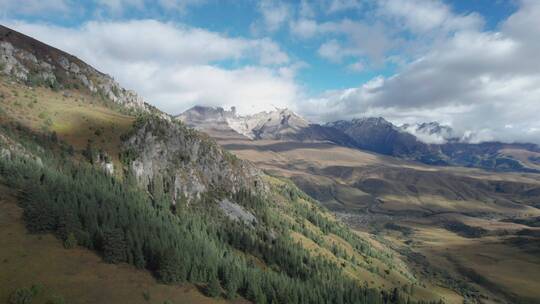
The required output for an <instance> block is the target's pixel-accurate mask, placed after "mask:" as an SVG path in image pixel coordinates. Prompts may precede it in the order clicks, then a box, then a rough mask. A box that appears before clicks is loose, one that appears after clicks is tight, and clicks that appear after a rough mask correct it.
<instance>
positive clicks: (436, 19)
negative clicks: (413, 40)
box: [378, 0, 484, 34]
mask: <svg viewBox="0 0 540 304" xmlns="http://www.w3.org/2000/svg"><path fill="white" fill-rule="evenodd" d="M378 12H379V13H380V14H381V15H383V16H387V17H390V18H392V19H394V21H396V22H398V24H399V25H400V26H402V27H405V28H407V29H408V30H409V31H411V32H414V33H422V34H425V33H427V32H430V31H434V30H437V31H440V30H443V31H455V30H464V29H478V28H481V27H482V26H483V23H484V21H483V18H482V17H481V16H480V15H478V14H476V13H471V14H465V15H456V14H454V13H453V12H452V10H451V9H450V7H449V6H448V5H446V4H445V3H443V2H441V1H439V0H379V1H378Z"/></svg>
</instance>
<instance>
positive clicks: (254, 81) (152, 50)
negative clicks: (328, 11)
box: [8, 20, 298, 114]
mask: <svg viewBox="0 0 540 304" xmlns="http://www.w3.org/2000/svg"><path fill="white" fill-rule="evenodd" d="M8 26H10V27H12V28H14V29H16V30H18V31H21V32H23V33H25V34H28V35H30V36H33V37H35V38H37V39H39V40H42V41H44V42H45V43H48V44H51V45H53V46H55V47H57V48H60V49H62V50H65V51H67V52H69V53H71V54H74V55H76V56H78V57H79V58H81V59H82V60H85V61H86V62H87V63H89V64H91V65H92V66H94V67H96V68H97V69H99V70H101V71H103V72H106V73H109V74H111V75H113V76H114V77H115V78H116V79H117V80H118V81H119V82H120V83H121V84H122V85H124V86H126V87H127V88H130V89H134V90H136V91H137V92H139V93H140V94H141V95H142V96H144V97H145V98H146V99H147V101H148V102H150V103H152V104H154V105H156V106H157V107H159V108H161V109H163V110H165V111H167V112H169V113H173V114H175V113H179V112H180V111H182V110H185V109H186V108H187V107H189V106H192V105H195V104H207V105H237V107H238V109H239V111H241V112H242V111H244V112H248V111H249V112H251V111H258V110H268V109H271V105H276V106H280V107H287V106H291V105H292V104H293V102H294V100H295V99H296V98H297V95H298V88H297V86H296V85H295V82H294V79H293V77H294V69H295V68H296V65H297V63H291V64H290V65H289V64H288V62H289V58H288V56H287V54H286V53H284V52H283V51H282V50H281V49H280V47H279V46H278V45H277V44H276V43H275V42H273V41H272V40H270V39H267V38H265V39H244V38H233V37H228V36H225V35H223V34H219V33H215V32H210V31H207V30H203V29H199V28H193V27H188V26H183V25H176V24H172V23H162V22H158V21H153V20H137V21H126V22H89V23H86V24H84V25H82V26H81V27H79V28H64V27H58V26H50V25H44V24H28V23H17V22H15V23H11V24H8ZM230 60H232V61H233V62H234V61H238V62H239V64H240V65H241V66H243V67H241V68H231V69H225V68H220V67H218V66H215V65H213V64H214V63H219V62H223V61H230ZM249 62H251V63H249ZM287 69H289V70H287Z"/></svg>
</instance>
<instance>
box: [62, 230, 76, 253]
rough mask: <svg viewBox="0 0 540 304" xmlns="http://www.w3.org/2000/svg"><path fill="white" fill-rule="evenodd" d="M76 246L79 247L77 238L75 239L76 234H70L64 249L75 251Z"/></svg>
mask: <svg viewBox="0 0 540 304" xmlns="http://www.w3.org/2000/svg"><path fill="white" fill-rule="evenodd" d="M75 246H77V238H75V234H73V232H70V233H69V234H68V236H67V237H66V239H65V240H64V248H66V249H73V248H75Z"/></svg>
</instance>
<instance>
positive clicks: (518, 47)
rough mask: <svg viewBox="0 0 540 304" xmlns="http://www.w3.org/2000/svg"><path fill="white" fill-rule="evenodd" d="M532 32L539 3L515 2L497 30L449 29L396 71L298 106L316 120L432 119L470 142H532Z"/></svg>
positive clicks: (536, 67) (538, 138) (536, 85)
mask: <svg viewBox="0 0 540 304" xmlns="http://www.w3.org/2000/svg"><path fill="white" fill-rule="evenodd" d="M446 19H448V18H446ZM422 30H424V29H422ZM538 37H540V3H539V2H536V1H523V2H522V3H521V6H520V8H519V10H518V11H517V12H516V13H515V14H514V15H512V16H511V17H509V18H508V19H507V20H506V21H505V22H503V23H502V25H501V28H500V30H499V31H480V30H478V29H475V28H469V27H467V28H466V29H462V30H456V31H455V33H454V34H452V35H451V36H449V37H448V38H447V39H445V40H444V41H441V42H439V43H437V44H434V45H433V47H432V49H431V50H430V51H429V52H427V53H426V54H425V55H423V56H422V57H420V58H419V59H417V60H415V61H414V62H412V63H410V64H408V65H406V67H405V68H404V69H403V70H402V71H400V73H398V74H396V75H394V76H392V77H388V78H383V77H378V78H376V79H373V80H372V81H370V82H368V83H366V84H364V85H362V86H360V87H357V88H351V89H347V90H341V91H333V92H328V93H327V94H325V95H324V96H321V97H319V98H314V99H311V100H309V101H308V103H310V104H311V106H309V107H304V108H305V109H309V110H310V112H309V113H307V114H308V115H309V116H311V117H317V118H318V119H323V120H332V119H335V118H343V117H351V116H363V115H382V116H385V117H387V118H389V119H391V120H393V121H394V122H397V123H402V122H414V121H422V120H424V121H431V120H438V121H445V122H448V123H449V124H451V126H452V127H453V128H454V129H457V130H458V131H460V132H462V133H463V134H464V133H466V132H469V133H471V132H472V133H473V135H472V136H476V138H475V139H474V138H473V140H476V141H482V140H494V139H497V140H504V141H533V142H536V143H540V131H539V130H540V120H539V119H538V113H539V112H540V60H538V59H539V58H538V56H539V55H538V54H540V42H539V41H540V40H539V39H538ZM323 109H324V110H323ZM507 126H512V127H507Z"/></svg>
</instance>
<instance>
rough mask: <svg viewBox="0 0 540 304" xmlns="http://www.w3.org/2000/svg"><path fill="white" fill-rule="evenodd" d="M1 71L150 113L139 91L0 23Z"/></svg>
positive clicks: (25, 80)
mask: <svg viewBox="0 0 540 304" xmlns="http://www.w3.org/2000/svg"><path fill="white" fill-rule="evenodd" d="M0 73H2V74H4V75H8V76H11V77H13V78H14V79H15V80H18V81H21V82H24V83H29V84H43V85H48V86H51V87H55V88H64V89H68V88H78V89H81V88H86V89H87V90H88V91H90V92H91V93H96V94H100V95H101V96H103V97H104V98H106V99H108V100H110V101H112V102H114V103H117V104H120V105H123V106H125V107H126V108H128V109H138V110H144V111H145V112H149V111H150V110H151V108H150V107H149V106H148V105H147V104H146V103H145V102H144V100H143V98H142V97H140V96H139V95H137V94H136V93H135V92H133V91H130V90H126V89H124V88H122V87H121V86H120V84H118V82H116V81H115V80H114V79H113V78H112V77H111V76H109V75H107V74H103V73H101V72H99V71H98V70H96V69H94V68H93V67H91V66H89V65H87V64H86V63H84V62H83V61H81V60H80V59H78V58H76V57H74V56H72V55H69V54H67V53H64V52H62V51H60V50H57V49H55V48H53V47H50V46H48V45H46V44H43V43H41V42H39V41H37V40H35V39H33V38H31V37H28V36H25V35H23V34H21V33H18V32H16V31H13V30H11V29H9V28H6V27H4V26H1V25H0Z"/></svg>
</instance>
